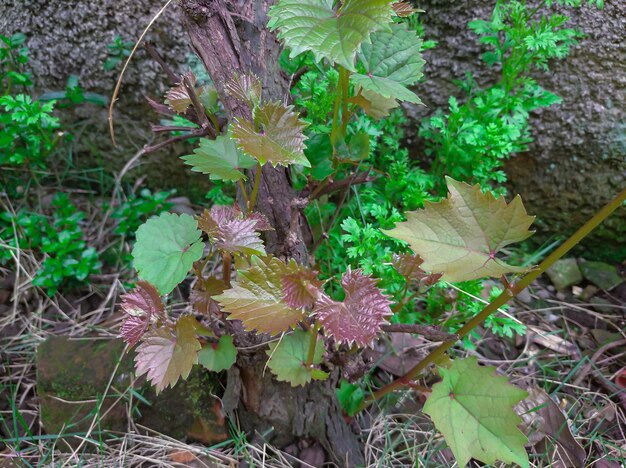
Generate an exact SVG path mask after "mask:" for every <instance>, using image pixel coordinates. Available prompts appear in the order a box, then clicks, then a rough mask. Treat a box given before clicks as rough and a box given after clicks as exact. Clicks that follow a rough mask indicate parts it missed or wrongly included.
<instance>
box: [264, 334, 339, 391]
mask: <svg viewBox="0 0 626 468" xmlns="http://www.w3.org/2000/svg"><path fill="white" fill-rule="evenodd" d="M310 342H311V332H308V333H307V332H305V331H302V330H295V331H294V332H293V333H291V334H289V335H284V336H283V337H282V338H281V339H280V340H279V341H275V342H273V343H270V345H269V348H270V349H269V350H268V351H267V355H268V356H269V360H268V361H267V367H269V369H270V370H271V371H272V373H273V374H274V375H275V376H276V379H277V380H280V381H281V382H289V383H290V384H291V386H292V387H297V386H299V385H305V384H307V383H309V382H310V381H311V380H313V379H315V380H324V379H325V378H326V377H328V375H327V374H326V373H325V372H323V371H320V370H319V369H317V368H315V367H314V366H316V365H318V364H320V363H321V362H322V355H323V354H324V344H323V342H322V341H321V340H319V339H316V340H315V342H314V343H315V351H314V353H313V359H312V360H311V363H310V364H307V357H308V355H309V347H310V346H311V343H310Z"/></svg>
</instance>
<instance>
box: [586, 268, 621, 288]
mask: <svg viewBox="0 0 626 468" xmlns="http://www.w3.org/2000/svg"><path fill="white" fill-rule="evenodd" d="M580 271H581V272H582V274H583V276H584V277H585V279H586V280H587V281H590V282H591V283H593V284H595V285H596V286H597V287H599V288H600V289H606V290H609V289H613V288H614V287H615V286H617V285H619V284H621V283H623V282H624V278H622V276H621V275H620V274H619V273H618V271H617V267H615V266H614V265H609V264H608V263H604V262H581V264H580Z"/></svg>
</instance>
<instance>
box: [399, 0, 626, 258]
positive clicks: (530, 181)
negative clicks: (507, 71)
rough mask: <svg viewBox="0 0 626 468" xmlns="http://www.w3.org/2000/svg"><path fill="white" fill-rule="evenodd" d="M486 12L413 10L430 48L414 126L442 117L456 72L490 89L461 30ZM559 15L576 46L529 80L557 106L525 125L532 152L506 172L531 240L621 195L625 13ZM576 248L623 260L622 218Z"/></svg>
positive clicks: (615, 9) (625, 138) (428, 4)
mask: <svg viewBox="0 0 626 468" xmlns="http://www.w3.org/2000/svg"><path fill="white" fill-rule="evenodd" d="M495 3H496V2H495V0H480V1H477V2H467V1H463V2H459V1H452V0H426V1H423V2H420V3H419V6H420V7H421V8H423V9H424V10H426V13H425V14H424V15H423V19H424V22H425V26H426V34H427V37H428V38H430V39H434V40H437V41H439V44H438V46H437V47H436V48H435V49H432V50H430V51H427V52H426V53H425V58H426V61H427V64H426V68H425V78H426V81H425V82H424V84H421V85H419V86H418V87H417V89H416V91H417V93H418V94H419V95H420V97H421V98H422V100H423V101H424V103H425V104H426V107H424V106H421V107H412V108H411V114H412V115H413V117H414V118H415V119H416V120H417V121H419V119H421V118H422V117H424V116H427V115H429V114H430V113H431V112H432V111H433V110H435V109H437V108H442V107H443V108H445V107H446V105H447V99H448V97H449V96H450V95H457V96H459V95H460V93H459V91H458V89H457V88H456V86H455V85H454V83H453V80H457V79H462V78H463V77H464V74H465V72H466V71H471V72H472V73H473V74H474V76H475V77H476V79H477V81H478V82H479V83H480V84H482V85H488V84H490V83H492V82H493V81H494V80H495V78H496V75H495V73H496V72H495V71H494V70H490V69H488V68H487V67H486V65H484V64H483V63H482V62H481V61H480V54H481V53H482V51H484V49H483V48H482V46H481V44H479V42H478V39H477V36H476V35H474V34H473V33H472V32H471V31H469V30H468V28H467V23H468V22H469V21H471V20H474V19H478V18H482V19H488V18H489V17H490V15H491V11H492V10H493V6H494V5H495ZM530 3H533V2H530ZM584 3H586V2H584ZM561 10H562V11H563V12H564V13H566V14H567V15H569V16H570V18H571V21H570V23H569V24H570V25H571V26H570V27H574V28H576V29H578V30H580V31H582V32H583V33H584V34H585V35H586V36H585V37H584V38H583V39H581V41H580V43H579V45H577V46H575V47H574V48H573V49H572V51H571V54H570V56H568V57H567V58H565V59H564V60H561V61H558V62H554V63H553V64H552V66H551V71H550V72H549V73H537V75H536V77H537V79H538V81H539V83H540V84H541V85H542V86H543V87H544V88H546V89H548V90H550V91H553V92H556V93H557V94H559V95H560V96H561V97H562V98H563V103H562V104H560V105H557V106H553V107H551V108H549V109H545V110H542V111H540V112H537V113H535V114H534V115H533V116H531V120H530V122H531V126H532V128H533V135H534V138H535V142H534V143H533V144H532V145H531V146H530V149H529V151H528V152H526V153H524V154H520V155H518V156H517V157H515V158H513V159H511V160H510V162H509V163H508V165H507V167H506V170H507V173H508V175H509V180H510V191H511V193H520V194H521V195H522V197H523V199H524V202H525V204H526V205H527V207H528V211H529V212H531V213H534V214H537V215H538V220H537V224H536V226H537V228H538V236H537V238H538V240H545V238H546V237H547V235H550V234H558V235H565V234H568V233H570V232H572V231H573V230H574V229H576V228H577V227H579V226H580V225H581V224H582V223H584V222H585V221H586V220H587V219H588V218H589V217H591V216H592V215H593V213H594V212H595V210H596V209H597V208H598V207H600V206H601V205H602V204H604V203H606V202H607V201H608V200H609V199H610V198H612V196H614V195H615V194H616V193H617V192H618V191H619V190H621V189H622V188H624V186H625V185H626V3H625V2H605V7H604V9H603V10H598V9H597V8H595V7H592V6H588V5H584V6H583V7H581V8H579V9H572V8H562V9H561ZM418 151H419V146H418V150H417V151H416V152H418ZM586 247H587V248H596V250H597V254H599V255H603V254H604V255H605V256H607V257H611V256H612V257H613V259H615V257H616V255H617V256H619V257H620V258H626V209H623V208H622V209H621V210H620V212H619V213H616V214H615V215H614V216H613V217H612V218H611V219H609V220H608V221H607V222H605V223H604V225H603V226H602V227H601V228H600V229H599V230H598V231H597V232H596V234H595V235H594V238H593V239H592V240H591V242H588V243H587V245H586Z"/></svg>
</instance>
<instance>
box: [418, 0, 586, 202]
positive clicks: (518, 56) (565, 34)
mask: <svg viewBox="0 0 626 468" xmlns="http://www.w3.org/2000/svg"><path fill="white" fill-rule="evenodd" d="M537 16H538V10H537V9H534V10H533V9H531V8H530V7H529V6H527V5H526V3H525V2H519V1H516V0H513V1H508V2H498V4H497V5H496V7H495V9H494V12H493V15H492V17H491V19H490V20H475V21H472V22H470V23H469V27H470V29H472V31H474V32H475V33H476V34H477V35H478V36H479V40H480V42H481V43H482V44H485V45H486V46H487V47H488V49H489V50H488V51H487V52H485V53H484V54H483V60H484V62H485V63H486V64H487V65H488V66H492V67H498V68H499V69H500V70H501V71H500V76H499V79H498V81H497V83H495V84H493V85H491V86H489V87H486V88H482V89H481V88H480V87H479V86H478V85H477V83H476V82H475V81H474V79H473V77H472V76H471V74H469V73H468V75H467V77H466V79H465V80H464V81H461V82H459V86H460V88H461V90H462V91H464V92H465V94H466V98H465V99H464V102H462V103H459V101H458V100H457V99H456V98H454V97H451V98H450V99H449V101H448V111H447V112H444V111H442V110H439V111H437V112H436V113H435V114H434V115H433V116H431V117H429V118H427V119H424V120H423V122H422V124H421V125H420V129H419V135H420V137H421V138H423V139H424V140H425V143H426V154H427V155H428V156H430V157H432V158H433V159H434V163H433V166H432V173H433V174H434V175H435V176H436V180H437V189H438V192H439V194H441V195H443V193H444V191H445V186H444V184H443V176H444V175H448V176H450V177H453V178H455V179H457V180H463V181H469V182H478V183H480V184H481V186H483V187H486V188H491V189H493V190H494V191H496V192H499V193H504V189H503V188H500V187H498V184H501V183H502V182H504V181H505V180H506V175H505V174H504V172H503V171H502V165H503V162H504V160H506V159H507V158H509V157H511V156H512V155H514V154H516V153H519V152H522V151H526V150H527V148H528V144H529V143H530V142H532V136H531V132H530V126H529V113H530V112H532V111H534V110H537V109H540V108H542V107H549V106H551V105H553V104H558V103H559V102H560V101H561V100H560V98H559V97H558V96H556V95H555V94H553V93H551V92H550V91H546V90H545V89H543V88H542V87H541V86H539V85H538V84H537V82H536V81H535V80H534V79H533V78H532V76H531V73H532V72H533V71H534V70H535V69H540V70H547V69H548V66H549V61H550V60H552V59H563V58H564V57H565V56H567V54H568V53H569V49H570V47H571V46H572V45H573V44H575V43H576V38H577V37H579V36H580V34H579V33H578V32H576V31H575V30H573V29H568V28H565V27H564V25H565V23H566V22H567V19H568V18H567V17H566V16H563V15H561V14H552V15H549V16H541V17H539V18H538V19H537V18H536V17H537Z"/></svg>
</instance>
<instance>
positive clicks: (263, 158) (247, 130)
mask: <svg viewBox="0 0 626 468" xmlns="http://www.w3.org/2000/svg"><path fill="white" fill-rule="evenodd" d="M305 127H306V123H305V122H303V121H302V120H300V118H299V117H298V114H297V113H296V112H294V110H293V106H283V105H282V104H281V103H279V102H270V103H267V104H264V105H263V106H261V107H258V108H256V110H255V112H254V122H250V121H248V120H245V119H242V118H237V119H235V124H234V125H233V138H234V139H235V141H236V142H237V144H238V145H239V147H240V148H241V149H242V150H243V151H245V152H246V154H248V155H250V156H252V157H253V158H254V159H256V160H257V161H259V163H261V164H265V163H266V162H270V163H271V164H272V165H273V166H274V167H276V166H277V165H279V164H280V165H283V166H287V165H289V164H302V165H303V166H306V167H311V163H309V160H308V159H307V158H306V156H305V155H304V141H305V140H306V136H305V135H304V133H303V130H304V128H305Z"/></svg>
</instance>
